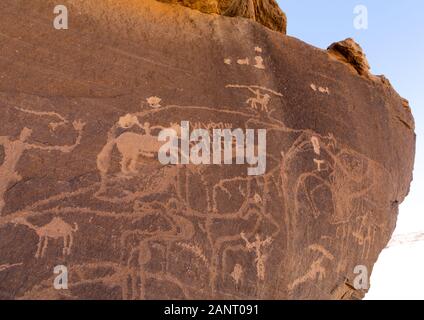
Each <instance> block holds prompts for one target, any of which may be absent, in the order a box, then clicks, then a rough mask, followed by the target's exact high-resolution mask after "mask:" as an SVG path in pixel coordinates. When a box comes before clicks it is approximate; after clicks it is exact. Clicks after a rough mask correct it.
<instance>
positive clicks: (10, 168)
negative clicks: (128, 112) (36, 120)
mask: <svg viewBox="0 0 424 320" xmlns="http://www.w3.org/2000/svg"><path fill="white" fill-rule="evenodd" d="M15 109H17V110H19V111H22V112H25V113H29V114H33V115H36V116H37V117H44V116H48V117H51V116H53V117H58V118H59V119H60V120H61V121H60V122H51V123H50V124H49V127H50V129H52V130H55V129H57V128H58V127H59V126H64V125H66V124H68V121H67V120H65V118H64V117H62V116H61V115H59V114H57V113H55V112H38V111H31V110H27V109H22V108H16V107H15ZM84 126H85V124H84V123H83V122H82V121H80V120H78V121H74V122H73V123H72V127H73V129H74V130H75V131H76V132H77V134H78V136H77V138H76V139H75V142H74V144H73V145H63V146H48V145H42V144H37V143H31V142H29V140H30V138H31V136H32V133H33V131H32V129H29V128H27V127H24V128H23V129H22V131H21V132H20V135H19V137H18V138H13V137H9V136H0V145H1V146H2V147H3V149H4V154H5V156H4V160H3V163H2V164H1V166H0V215H1V214H2V212H3V208H4V206H5V199H4V195H5V193H6V191H7V190H8V188H9V186H10V185H13V184H16V183H18V182H20V181H21V180H22V177H21V176H20V175H19V173H18V172H17V171H16V167H17V165H18V163H19V161H20V159H21V157H22V156H23V154H24V153H25V152H26V151H30V150H42V151H57V152H61V153H70V152H72V151H73V150H74V149H75V148H76V147H77V146H78V145H79V144H80V143H81V139H82V132H83V129H84Z"/></svg>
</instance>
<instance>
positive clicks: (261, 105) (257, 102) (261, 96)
mask: <svg viewBox="0 0 424 320" xmlns="http://www.w3.org/2000/svg"><path fill="white" fill-rule="evenodd" d="M226 87H227V88H237V89H247V90H249V91H250V92H251V93H253V94H254V96H253V97H251V98H249V99H247V100H246V104H248V105H249V106H250V108H251V109H252V110H255V111H261V112H266V113H269V112H270V110H269V103H270V101H271V94H273V95H275V96H277V97H282V96H283V95H282V94H281V93H279V92H276V91H274V90H271V89H268V88H265V87H261V86H245V85H227V86H226Z"/></svg>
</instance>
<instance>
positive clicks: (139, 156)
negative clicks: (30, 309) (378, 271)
mask: <svg viewBox="0 0 424 320" xmlns="http://www.w3.org/2000/svg"><path fill="white" fill-rule="evenodd" d="M253 2H254V3H256V4H258V5H259V4H260V3H262V2H261V1H253ZM61 3H62V4H63V5H64V6H66V8H67V12H68V15H69V19H68V23H69V25H68V29H59V30H58V29H55V28H54V27H53V21H54V19H55V18H56V17H57V16H58V14H59V12H62V14H63V13H64V12H65V11H63V7H61V11H56V12H57V14H54V11H53V9H54V8H55V6H56V3H55V2H54V1H50V0H32V1H16V0H2V1H1V2H0V18H1V19H0V112H1V117H0V145H1V147H0V164H1V166H0V298H1V299H94V298H96V299H358V298H362V297H363V296H364V294H365V292H366V287H367V286H366V282H367V280H368V277H369V275H370V273H371V271H372V268H373V265H374V263H375V262H376V260H377V257H378V255H379V253H380V252H381V251H382V250H383V248H384V247H385V246H386V245H387V243H388V241H389V239H390V237H391V234H392V232H393V230H394V227H395V224H396V218H397V214H398V206H399V204H400V203H401V202H402V201H403V200H404V198H405V196H406V195H407V193H408V190H409V185H410V182H411V179H412V169H413V159H414V151H415V134H414V122H413V118H412V115H411V111H410V109H409V106H408V103H407V101H406V100H404V99H402V98H401V97H400V96H399V95H398V94H397V93H396V92H395V91H394V89H393V88H392V87H391V85H390V83H389V82H388V80H387V79H385V78H384V77H378V76H373V75H371V74H370V72H369V66H368V63H367V62H366V58H365V55H364V54H363V52H362V49H361V48H360V47H359V45H357V44H356V43H355V42H354V41H353V40H351V39H347V40H345V41H342V42H340V43H337V44H334V45H332V46H331V47H330V49H329V50H321V49H317V48H315V47H312V46H310V45H308V44H306V43H303V42H302V41H300V40H297V39H295V38H292V37H289V36H286V35H284V34H283V33H281V32H275V31H272V30H270V29H269V28H266V27H264V26H263V25H261V24H259V23H256V22H254V21H251V20H249V19H244V18H242V17H225V16H222V15H211V14H205V13H201V12H199V11H197V10H193V9H191V8H187V7H184V6H180V5H171V4H166V3H161V2H158V1H154V0H121V1H119V0H105V1H94V0H63V1H61ZM219 3H220V2H219ZM226 3H229V2H226ZM240 3H242V2H240ZM263 3H272V1H264V2H263ZM236 11H237V10H236ZM262 15H265V13H264V12H262ZM62 22H63V21H62ZM381 54H382V55H383V54H384V52H383V51H382V52H381ZM182 122H183V123H185V122H188V123H189V126H190V132H192V130H194V129H205V130H206V131H202V132H203V133H205V132H206V133H210V134H212V132H213V131H212V130H213V129H231V130H236V129H240V130H241V131H242V132H243V133H245V132H247V130H248V129H249V130H252V129H254V130H255V131H254V132H259V131H258V130H259V129H265V130H266V149H265V151H266V170H265V172H263V174H258V175H249V174H248V170H247V169H249V168H250V167H251V165H249V164H236V163H235V162H234V161H233V164H206V163H204V164H200V165H195V164H193V163H191V162H190V163H189V164H178V165H172V164H170V165H162V164H161V163H160V162H159V160H158V157H157V153H158V150H159V142H158V135H159V133H160V132H162V133H163V132H164V131H162V130H163V129H166V128H174V129H175V128H177V129H179V131H181V132H182V129H183V128H182V127H183V125H182ZM240 130H239V131H240ZM169 131H170V130H168V132H169ZM177 131H178V130H177ZM181 132H180V138H181V140H182V136H181V134H182V133H181ZM255 137H256V136H255ZM205 139H206V138H205ZM162 143H163V142H162ZM255 143H257V147H258V148H256V149H260V146H259V141H257V140H256V142H255ZM162 147H163V146H162ZM192 151H193V149H192ZM246 151H247V150H246ZM230 160H233V159H230ZM64 275H67V276H68V278H67V279H68V282H67V287H68V288H67V289H66V290H65V289H62V290H60V288H61V286H62V287H63V282H62V281H57V279H58V277H59V279H64V278H63V277H64ZM361 275H362V278H361V279H360V281H356V280H357V279H358V278H357V277H358V276H361ZM61 277H62V278H61ZM358 283H359V285H358ZM58 286H59V288H58Z"/></svg>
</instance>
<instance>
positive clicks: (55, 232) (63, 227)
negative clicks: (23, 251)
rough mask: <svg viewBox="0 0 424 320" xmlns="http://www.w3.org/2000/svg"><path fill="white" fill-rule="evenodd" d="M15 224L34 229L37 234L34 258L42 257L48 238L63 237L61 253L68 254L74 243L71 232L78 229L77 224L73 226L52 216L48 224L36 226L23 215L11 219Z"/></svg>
mask: <svg viewBox="0 0 424 320" xmlns="http://www.w3.org/2000/svg"><path fill="white" fill-rule="evenodd" d="M12 222H13V223H14V224H15V225H23V226H26V227H28V228H30V229H32V230H34V231H35V233H36V234H37V236H38V244H37V252H36V253H35V258H43V257H44V256H45V254H46V250H47V247H48V244H49V240H50V239H52V240H56V239H63V249H62V252H63V255H64V256H66V255H70V254H71V250H72V246H73V243H74V236H73V233H75V232H77V231H78V225H77V224H76V223H75V224H74V227H72V226H71V225H69V224H68V223H66V222H65V221H63V220H62V219H61V218H58V217H54V218H53V219H52V220H51V221H50V222H49V223H48V224H46V225H44V226H41V227H38V226H36V225H34V224H32V223H30V222H28V221H27V220H26V219H25V218H23V217H18V218H15V219H13V220H12Z"/></svg>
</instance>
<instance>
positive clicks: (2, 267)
mask: <svg viewBox="0 0 424 320" xmlns="http://www.w3.org/2000/svg"><path fill="white" fill-rule="evenodd" d="M21 265H23V263H22V262H20V263H13V264H9V263H6V264H2V265H0V272H2V271H6V270H8V269H10V268H13V267H18V266H21Z"/></svg>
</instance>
